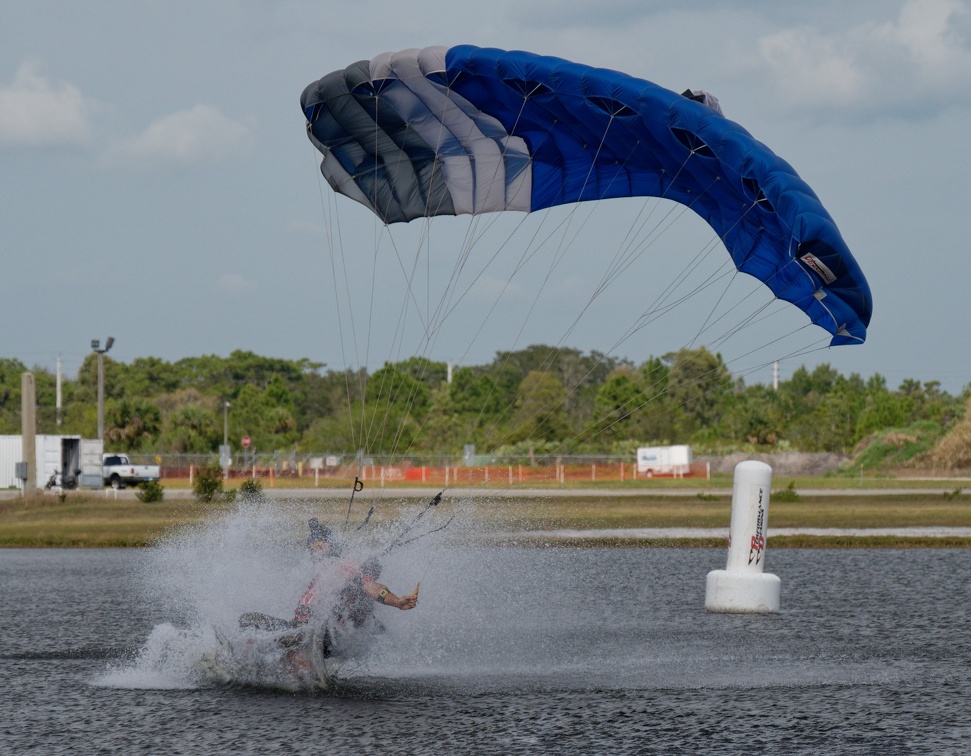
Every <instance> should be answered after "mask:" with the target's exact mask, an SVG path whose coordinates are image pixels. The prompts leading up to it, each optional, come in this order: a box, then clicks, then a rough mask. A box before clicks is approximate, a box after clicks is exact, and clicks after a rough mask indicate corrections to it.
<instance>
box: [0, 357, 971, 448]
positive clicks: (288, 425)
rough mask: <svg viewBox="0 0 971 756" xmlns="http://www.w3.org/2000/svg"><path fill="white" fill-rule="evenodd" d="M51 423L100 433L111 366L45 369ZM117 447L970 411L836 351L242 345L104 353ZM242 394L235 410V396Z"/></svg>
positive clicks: (651, 434) (765, 424)
mask: <svg viewBox="0 0 971 756" xmlns="http://www.w3.org/2000/svg"><path fill="white" fill-rule="evenodd" d="M25 371H27V368H26V367H25V366H24V365H23V364H22V363H21V362H19V361H18V360H14V359H0V433H5V434H17V433H20V376H21V374H22V373H23V372H25ZM30 372H33V373H34V376H35V385H36V393H37V404H38V410H37V425H38V432H39V433H63V434H80V435H82V436H85V437H95V436H96V435H97V384H98V364H97V357H96V356H95V355H94V354H91V355H89V356H88V357H87V358H86V359H85V361H84V363H83V364H82V366H81V368H80V369H79V371H78V375H77V376H76V377H75V378H73V379H65V380H63V381H62V408H61V411H60V412H58V411H57V410H56V406H55V404H56V402H55V391H56V377H55V376H54V375H53V374H52V373H51V372H50V371H48V370H46V369H43V368H34V369H33V370H31V371H30ZM104 381H105V397H106V399H105V446H106V448H107V449H111V450H115V451H128V452H138V451H146V452H182V453H209V452H215V451H217V450H218V447H219V444H221V443H222V441H223V433H224V421H225V422H227V424H228V437H229V440H230V444H231V446H232V447H233V448H234V449H236V450H238V449H239V448H240V439H241V438H242V436H244V435H245V436H249V438H250V439H251V442H252V448H254V449H256V450H259V451H263V452H271V451H291V450H296V451H305V452H334V453H352V452H356V451H357V450H360V449H364V450H365V451H368V452H370V453H383V454H402V455H406V454H419V453H429V454H455V453H456V452H457V451H461V449H462V447H463V446H464V445H465V444H475V445H476V450H477V452H479V453H494V454H524V453H529V452H533V451H540V452H544V453H558V454H578V453H594V454H629V453H631V452H632V451H633V449H634V448H636V447H637V446H641V445H654V444H658V445H660V444H671V443H677V444H682V443H683V444H691V445H693V446H694V447H696V449H698V450H701V451H704V452H706V453H722V452H727V451H733V450H737V449H749V450H759V451H772V450H777V449H791V450H799V451H838V452H849V451H851V450H852V449H853V448H854V446H856V445H857V444H858V443H859V442H860V441H862V440H863V439H866V438H867V437H869V436H871V435H872V434H875V433H878V432H880V431H884V430H887V429H891V428H905V427H909V426H911V425H913V424H915V423H925V424H933V426H934V427H936V428H939V429H940V432H941V433H943V432H944V431H945V430H946V429H947V428H948V427H950V426H951V425H952V424H953V423H954V421H955V420H957V419H958V418H960V417H962V416H963V415H964V406H965V400H966V399H967V397H968V394H969V389H971V387H969V388H966V389H965V390H964V392H962V394H961V395H960V396H952V395H950V394H949V393H948V392H946V391H943V390H942V389H941V387H940V384H939V383H938V382H936V381H930V382H924V383H921V382H919V381H916V380H905V381H903V382H902V383H901V384H900V386H898V387H897V388H895V389H892V388H890V387H889V386H888V385H887V382H886V379H884V378H883V377H882V376H880V375H874V376H872V377H870V378H868V379H864V378H862V377H860V376H859V375H857V374H852V375H850V376H844V375H842V374H840V373H839V372H838V371H836V370H835V369H833V368H832V367H831V366H830V365H828V364H823V365H819V366H817V367H815V368H813V369H812V370H810V369H808V368H806V367H800V368H799V369H797V370H796V371H795V372H794V373H793V375H792V377H791V378H789V379H788V380H783V381H780V382H779V385H778V389H773V388H772V387H771V386H765V385H763V384H759V383H754V384H751V385H746V384H745V382H744V381H743V380H742V379H741V378H739V377H734V376H733V375H732V374H731V373H730V371H729V370H728V368H727V367H726V365H725V364H724V362H723V361H722V358H721V356H720V355H718V354H714V353H712V352H710V351H709V350H707V349H705V348H703V347H702V348H697V349H684V350H681V351H678V352H672V353H669V354H665V355H662V356H660V357H654V356H652V357H649V358H648V359H647V360H645V361H644V362H642V363H640V364H635V363H634V362H632V361H630V360H628V359H625V358H618V357H611V356H608V355H604V354H600V353H598V352H590V353H586V354H585V353H583V352H581V351H579V350H576V349H570V348H559V349H557V348H553V347H549V346H543V345H535V346H530V347H528V348H526V349H521V350H517V351H510V352H498V353H497V354H496V356H495V358H494V359H493V360H492V361H491V362H490V363H488V364H485V365H478V366H460V367H455V368H450V366H449V365H447V364H446V363H443V362H436V361H432V360H428V359H425V358H422V357H412V358H409V359H406V360H403V361H400V362H395V363H386V364H385V365H384V366H382V367H381V368H379V369H377V370H374V371H373V372H371V373H368V372H367V371H365V370H332V369H326V366H325V365H323V364H321V363H317V362H313V361H310V360H307V359H298V360H286V359H276V358H270V357H262V356H259V355H256V354H254V353H252V352H247V351H234V352H233V353H232V354H230V355H229V356H228V357H219V356H215V355H210V356H202V357H187V358H184V359H181V360H177V361H175V362H167V361H165V360H162V359H159V358H156V357H144V358H138V359H135V360H134V361H132V362H131V363H130V364H124V363H122V362H117V361H115V360H112V359H111V358H109V357H107V356H105V357H104ZM226 403H228V404H229V406H228V408H227V407H226V406H225V405H226Z"/></svg>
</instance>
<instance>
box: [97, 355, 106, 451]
mask: <svg viewBox="0 0 971 756" xmlns="http://www.w3.org/2000/svg"><path fill="white" fill-rule="evenodd" d="M98 440H99V441H101V442H102V443H104V440H105V353H104V352H98Z"/></svg>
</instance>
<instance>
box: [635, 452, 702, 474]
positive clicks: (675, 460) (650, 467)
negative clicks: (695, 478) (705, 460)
mask: <svg viewBox="0 0 971 756" xmlns="http://www.w3.org/2000/svg"><path fill="white" fill-rule="evenodd" d="M691 461H692V457H691V447H690V446H642V447H640V448H639V449H638V450H637V474H638V475H644V476H647V477H651V476H653V475H674V476H678V475H684V474H686V473H688V472H690V471H691Z"/></svg>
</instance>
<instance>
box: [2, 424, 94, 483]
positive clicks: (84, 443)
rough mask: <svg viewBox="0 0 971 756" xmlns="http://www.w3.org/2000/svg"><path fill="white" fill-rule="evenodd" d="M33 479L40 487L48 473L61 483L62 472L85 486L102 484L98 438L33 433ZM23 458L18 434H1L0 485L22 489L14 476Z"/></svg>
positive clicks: (48, 476) (45, 480) (21, 443)
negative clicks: (34, 434)
mask: <svg viewBox="0 0 971 756" xmlns="http://www.w3.org/2000/svg"><path fill="white" fill-rule="evenodd" d="M36 439H37V445H36V460H35V468H34V469H35V471H36V480H35V483H36V485H37V488H38V489H43V488H44V486H45V485H47V482H48V481H49V480H50V479H51V476H52V475H53V476H55V482H56V483H57V484H58V485H60V484H61V483H62V482H63V479H64V476H69V477H72V478H76V479H77V481H78V483H79V484H82V485H84V486H85V487H87V488H101V487H102V485H103V481H102V478H101V451H102V447H103V444H102V442H101V441H99V440H97V439H92V438H81V437H80V436H55V435H45V434H38V435H37V436H36ZM21 461H23V439H22V437H21V436H0V488H18V489H23V482H22V481H20V480H19V479H18V478H17V477H16V463H17V462H21Z"/></svg>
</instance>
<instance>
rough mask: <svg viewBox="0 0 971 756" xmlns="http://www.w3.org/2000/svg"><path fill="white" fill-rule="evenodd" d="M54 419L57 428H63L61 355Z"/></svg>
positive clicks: (58, 364)
mask: <svg viewBox="0 0 971 756" xmlns="http://www.w3.org/2000/svg"><path fill="white" fill-rule="evenodd" d="M54 419H55V421H56V422H57V427H58V428H60V427H61V355H57V398H56V400H55V407H54Z"/></svg>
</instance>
